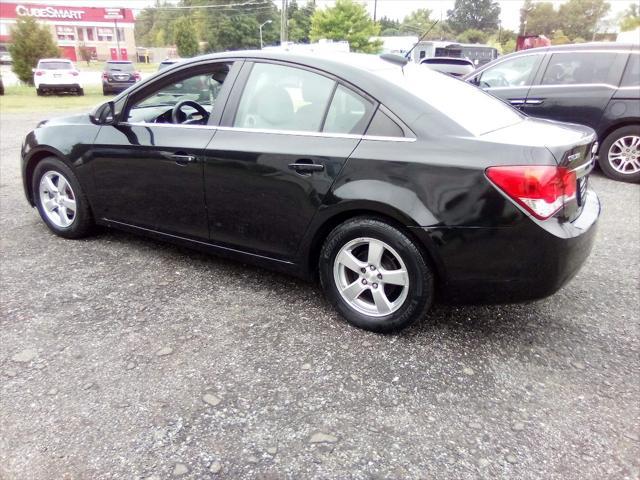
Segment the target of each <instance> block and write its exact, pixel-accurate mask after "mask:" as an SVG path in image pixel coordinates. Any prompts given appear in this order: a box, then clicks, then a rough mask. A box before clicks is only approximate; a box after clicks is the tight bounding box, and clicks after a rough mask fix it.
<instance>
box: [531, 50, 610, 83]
mask: <svg viewBox="0 0 640 480" xmlns="http://www.w3.org/2000/svg"><path fill="white" fill-rule="evenodd" d="M615 56H616V54H615V53H608V52H578V53H554V54H553V55H552V56H551V60H550V61H549V65H548V66H547V69H546V70H545V72H544V76H543V77H542V85H578V84H589V83H607V78H608V77H609V70H610V69H611V65H612V64H613V60H614V59H615Z"/></svg>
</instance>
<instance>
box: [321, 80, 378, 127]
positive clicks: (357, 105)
mask: <svg viewBox="0 0 640 480" xmlns="http://www.w3.org/2000/svg"><path fill="white" fill-rule="evenodd" d="M372 109H373V104H372V103H371V102H370V101H369V100H366V99H365V98H363V97H362V96H360V95H358V94H357V93H355V92H352V91H351V90H349V89H348V88H345V87H343V86H342V85H340V86H338V88H337V89H336V92H335V94H334V96H333V100H331V106H330V107H329V111H328V112H327V118H326V120H325V122H324V128H323V129H322V131H323V132H327V133H350V134H357V135H359V134H362V133H364V130H365V128H367V123H368V120H369V117H370V115H371V110H372Z"/></svg>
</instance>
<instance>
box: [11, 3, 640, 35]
mask: <svg viewBox="0 0 640 480" xmlns="http://www.w3.org/2000/svg"><path fill="white" fill-rule="evenodd" d="M239 1H243V0H229V3H237V2H239ZM358 1H359V2H360V3H363V4H366V5H367V8H368V9H369V11H370V13H371V15H373V7H374V2H375V0H358ZM547 1H549V0H547ZM607 1H608V2H609V3H610V4H611V10H610V13H609V17H610V18H615V17H616V16H618V15H619V14H621V13H622V12H623V11H625V10H626V9H628V8H629V6H630V5H631V4H633V3H635V2H636V1H637V0H607ZM551 2H552V3H554V4H555V5H556V6H557V5H560V4H562V3H564V0H551ZM21 3H46V4H51V5H68V6H78V7H90V6H91V7H92V6H95V7H104V6H106V7H126V8H134V9H135V8H144V7H148V6H152V5H154V4H155V0H40V1H30V0H26V1H24V0H23V1H22V2H21ZM274 3H276V4H278V5H280V4H281V3H282V0H274ZM303 3H305V0H298V4H303ZM333 3H335V0H316V4H317V5H318V6H320V7H324V6H327V5H332V4H333ZM454 3H455V1H454V0H377V16H378V18H380V17H383V16H387V17H390V18H393V19H397V20H402V19H403V18H404V17H405V16H406V15H408V14H409V13H410V12H411V11H413V10H416V9H418V8H428V9H430V10H431V11H432V12H433V13H432V17H434V18H436V19H437V18H439V17H440V15H441V14H442V18H446V16H447V10H450V9H452V8H453V6H454ZM498 3H499V4H500V8H501V13H500V21H501V23H502V27H503V28H507V29H510V30H516V31H517V30H518V28H519V26H520V8H522V4H523V3H524V0H498Z"/></svg>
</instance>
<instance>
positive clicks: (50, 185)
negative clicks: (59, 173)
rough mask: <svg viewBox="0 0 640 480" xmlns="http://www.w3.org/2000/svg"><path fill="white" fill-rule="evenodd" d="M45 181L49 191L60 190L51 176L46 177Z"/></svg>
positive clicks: (52, 192) (51, 192)
mask: <svg viewBox="0 0 640 480" xmlns="http://www.w3.org/2000/svg"><path fill="white" fill-rule="evenodd" d="M44 183H45V184H46V186H47V192H49V193H50V194H54V193H56V192H57V191H58V187H56V185H55V184H54V183H53V180H51V177H49V176H46V177H44Z"/></svg>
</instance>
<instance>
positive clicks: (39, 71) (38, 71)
mask: <svg viewBox="0 0 640 480" xmlns="http://www.w3.org/2000/svg"><path fill="white" fill-rule="evenodd" d="M36 75H37V76H40V75H44V72H43V71H42V70H36Z"/></svg>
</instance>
